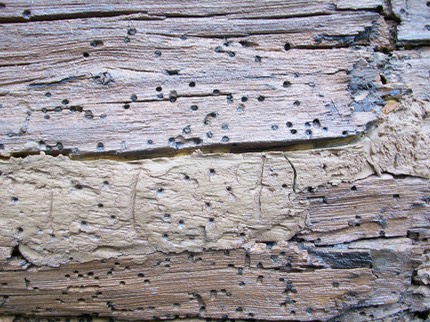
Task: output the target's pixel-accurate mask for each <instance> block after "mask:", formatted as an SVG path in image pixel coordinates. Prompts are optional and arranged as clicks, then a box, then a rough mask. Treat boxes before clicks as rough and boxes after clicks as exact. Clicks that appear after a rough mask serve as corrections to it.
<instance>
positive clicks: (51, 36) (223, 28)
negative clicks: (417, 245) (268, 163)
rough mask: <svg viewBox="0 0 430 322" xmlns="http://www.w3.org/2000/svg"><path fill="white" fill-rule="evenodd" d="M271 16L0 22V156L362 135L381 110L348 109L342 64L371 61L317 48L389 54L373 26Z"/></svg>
mask: <svg viewBox="0 0 430 322" xmlns="http://www.w3.org/2000/svg"><path fill="white" fill-rule="evenodd" d="M344 5H345V4H344ZM262 6H264V4H262ZM296 6H297V4H296ZM269 7H270V6H269ZM287 7H289V5H287ZM301 7H303V6H301ZM318 7H319V8H321V5H318ZM7 8H8V6H7V5H6V8H4V9H7ZM61 8H68V7H61ZM354 9H357V8H355V7H354ZM70 10H72V9H70ZM82 10H84V9H82ZM112 10H114V9H112ZM271 10H273V8H271ZM297 10H299V9H297ZM301 10H312V7H310V8H307V7H304V9H301ZM84 11H85V10H84ZM36 12H37V11H36ZM273 18H275V17H272V18H270V19H269V18H267V17H264V16H263V17H262V18H261V19H244V18H243V17H230V16H228V17H226V16H224V15H220V16H218V15H216V16H214V17H212V16H211V17H188V18H187V19H184V18H180V17H167V18H159V17H158V18H157V17H156V18H154V17H152V16H150V17H147V16H146V15H143V16H142V15H141V14H138V15H131V16H118V17H108V18H86V19H85V18H77V19H69V20H63V21H62V23H61V24H58V23H57V22H56V21H42V22H32V21H31V20H30V22H29V23H8V24H3V25H1V28H2V34H1V35H2V36H1V37H2V39H1V40H2V42H3V43H6V44H7V46H5V48H4V50H3V51H2V53H1V55H0V65H1V66H2V69H3V71H4V73H2V76H1V77H0V85H1V91H2V92H1V97H2V99H1V107H2V108H1V109H0V113H1V114H0V116H1V126H0V128H1V133H0V134H1V137H0V143H1V144H2V147H3V149H2V150H0V153H1V154H2V155H5V156H7V155H10V154H15V155H20V154H22V153H31V152H33V153H34V152H37V151H40V150H42V151H46V152H47V153H53V154H57V153H59V152H62V153H73V154H77V155H85V154H94V153H99V154H100V153H102V152H103V153H111V154H113V153H118V152H119V153H127V152H129V153H132V152H149V153H153V152H154V151H157V150H159V151H163V152H162V153H165V152H166V151H168V150H170V151H176V150H177V149H183V148H205V147H207V148H212V147H219V146H223V145H225V146H232V145H243V146H245V147H246V146H247V145H249V144H253V145H255V144H260V145H266V146H267V145H269V146H276V145H286V144H290V143H292V142H293V143H294V142H302V141H307V140H320V139H328V138H339V137H345V136H351V135H357V134H359V133H362V132H363V131H364V130H365V129H366V127H367V126H368V125H369V123H370V122H372V121H374V120H375V119H376V114H375V112H377V111H378V109H379V108H380V105H381V104H382V105H383V103H382V102H383V101H381V100H379V101H375V102H372V103H371V104H368V105H366V107H365V108H364V109H363V108H361V109H358V108H356V107H355V106H354V104H353V101H352V100H351V93H350V90H349V87H350V84H351V82H352V81H353V79H354V72H353V71H354V66H355V65H356V64H358V63H359V62H360V61H363V60H365V59H367V60H368V59H370V57H371V56H372V55H371V54H370V53H369V52H368V51H366V50H356V49H355V48H353V49H339V50H330V51H328V50H324V49H325V48H338V47H353V46H364V45H369V46H371V47H374V46H380V47H381V46H382V47H383V46H389V40H388V39H387V37H386V36H387V34H388V33H389V30H388V29H389V27H388V25H387V24H386V23H385V21H384V19H383V16H382V15H380V14H378V13H375V12H370V11H348V10H346V9H345V10H344V9H342V10H341V11H334V12H331V13H330V14H327V15H325V14H324V15H321V14H319V13H318V12H317V13H312V11H311V12H310V13H309V14H303V15H298V16H293V17H283V16H281V17H276V19H273ZM339 24H342V25H343V28H342V31H341V32H339V29H338V28H337V26H338V25H339ZM95 30H97V32H95ZM35 41H36V42H37V44H38V46H31V44H32V43H34V42H35ZM119 57H121V59H119ZM297 57H300V59H297ZM375 60H378V59H377V58H375ZM52 66H55V68H52ZM368 69H369V70H368V72H367V74H368V75H367V77H369V79H367V77H366V79H365V81H371V82H378V73H379V71H378V68H377V64H376V63H375V64H369V66H368ZM351 74H352V76H351ZM363 81H364V80H363ZM11 111H13V113H11ZM71 129H73V131H71ZM249 131H252V132H253V134H254V136H253V137H252V139H251V138H250V137H249V136H248V135H247V133H248V132H249ZM74 133H75V134H76V135H74ZM79 133H85V135H84V136H82V135H79Z"/></svg>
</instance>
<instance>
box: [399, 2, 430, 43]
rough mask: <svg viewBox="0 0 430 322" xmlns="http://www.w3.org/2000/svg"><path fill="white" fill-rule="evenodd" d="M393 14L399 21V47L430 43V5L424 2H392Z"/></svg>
mask: <svg viewBox="0 0 430 322" xmlns="http://www.w3.org/2000/svg"><path fill="white" fill-rule="evenodd" d="M391 2H392V7H393V13H394V14H395V16H396V17H397V18H398V19H400V25H399V27H398V28H397V39H398V42H399V43H400V44H401V45H406V44H426V45H428V44H429V43H430V21H429V11H430V3H429V2H428V1H424V0H416V1H415V0H392V1H391Z"/></svg>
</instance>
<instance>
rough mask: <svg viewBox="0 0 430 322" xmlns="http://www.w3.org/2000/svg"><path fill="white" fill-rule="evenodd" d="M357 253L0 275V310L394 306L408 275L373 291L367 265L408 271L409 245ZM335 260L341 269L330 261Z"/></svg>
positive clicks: (282, 314) (245, 256)
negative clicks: (0, 303) (393, 250)
mask: <svg viewBox="0 0 430 322" xmlns="http://www.w3.org/2000/svg"><path fill="white" fill-rule="evenodd" d="M393 243H394V244H395V245H402V243H403V241H402V240H399V241H396V240H393V241H392V242H391V244H393ZM359 247H360V246H359V245H357V246H351V249H348V248H346V249H338V250H336V249H326V250H324V249H321V250H319V249H315V247H305V249H303V248H302V247H300V245H298V244H295V243H279V244H275V245H272V244H270V245H267V244H257V245H255V246H254V247H252V248H251V249H249V250H248V251H246V252H245V251H244V250H232V251H229V252H227V253H226V252H222V251H218V252H213V251H211V252H205V253H183V254H177V255H172V254H170V255H166V254H160V253H156V254H152V255H149V256H148V257H145V258H139V257H137V258H134V259H131V258H126V257H124V258H122V257H121V258H117V259H116V260H107V261H102V262H91V263H87V264H79V265H76V264H68V265H65V266H61V267H59V268H48V269H37V268H35V269H30V270H29V271H27V272H4V273H2V275H1V281H2V285H1V289H2V292H3V294H4V300H3V306H2V307H3V310H4V312H8V313H9V314H17V313H21V312H23V311H25V312H33V313H37V314H43V315H45V316H56V315H61V314H63V315H68V314H73V315H74V314H79V313H88V314H90V315H92V316H99V317H103V316H112V317H121V318H126V319H128V320H134V319H142V318H144V319H153V318H173V317H182V318H183V317H202V318H211V317H220V316H221V317H224V318H226V317H228V318H235V319H237V318H239V319H240V318H257V319H261V318H263V319H270V320H286V319H298V320H308V319H309V318H310V317H312V318H313V319H315V318H317V319H324V320H325V319H328V318H330V317H333V316H336V315H338V314H339V313H340V312H343V311H345V310H348V309H349V308H352V307H354V306H356V305H360V306H365V305H366V304H369V303H372V304H373V305H383V304H388V303H393V302H395V301H397V300H399V298H400V296H401V294H400V293H399V290H401V289H402V288H404V287H405V285H407V284H408V279H409V280H410V275H411V272H409V273H406V275H403V274H402V275H396V276H395V278H394V280H392V281H390V284H386V287H385V289H379V288H378V287H379V286H380V285H382V284H383V283H387V282H388V280H387V279H386V277H385V276H384V274H382V275H379V276H378V275H377V274H374V273H372V269H371V268H370V266H371V265H376V266H377V267H379V265H380V264H378V263H379V262H384V261H386V262H387V263H388V262H390V263H393V265H400V266H401V267H402V269H405V268H406V266H407V265H410V264H407V262H406V263H405V262H400V261H401V260H407V256H408V255H407V254H409V253H410V250H411V248H413V247H414V246H411V245H409V247H407V248H405V249H404V250H400V249H399V250H398V251H397V253H398V254H399V256H398V257H397V258H394V259H393V258H391V257H390V256H391V254H392V253H391V252H390V251H389V249H390V246H383V245H381V246H380V247H379V249H378V250H375V251H374V250H372V251H371V252H369V250H358V249H353V248H359ZM400 254H402V256H400ZM340 258H343V259H342V263H343V266H339V265H338V264H335V263H334V262H333V260H335V259H340ZM331 266H333V267H331ZM323 267H324V268H323ZM191 272H192V273H191ZM391 282H392V283H391ZM29 296H31V298H32V301H31V302H30V303H29V302H28V300H27V299H28V297H29ZM375 296H376V297H375ZM268 299H270V300H269V301H268ZM275 299H276V300H275ZM263 303H264V305H262V304H263Z"/></svg>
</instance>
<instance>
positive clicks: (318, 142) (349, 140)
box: [0, 125, 373, 161]
mask: <svg viewBox="0 0 430 322" xmlns="http://www.w3.org/2000/svg"><path fill="white" fill-rule="evenodd" d="M372 126H373V125H371V126H370V127H372ZM364 136H365V132H361V133H358V134H351V135H347V136H344V137H335V138H321V139H312V140H297V141H292V142H291V141H290V142H251V143H232V144H229V143H225V144H211V145H209V146H205V145H201V143H202V140H201V139H199V138H193V139H192V140H191V141H190V143H193V144H194V146H192V147H185V148H177V147H178V145H177V144H176V140H174V141H173V140H172V142H173V143H175V144H174V145H172V144H171V145H170V147H168V148H166V147H163V148H153V149H148V150H142V151H117V150H113V151H109V150H106V149H105V150H103V151H101V150H100V151H99V152H85V153H81V152H79V150H78V149H75V148H66V147H64V148H63V149H62V150H58V149H52V150H50V151H39V150H33V151H20V152H11V153H10V154H9V156H8V157H6V156H1V157H0V160H8V159H9V158H10V157H14V158H25V157H27V156H30V155H39V154H40V153H41V152H43V153H45V154H47V155H51V156H59V155H63V156H68V157H69V158H70V159H71V160H98V159H111V160H116V161H132V160H143V159H153V158H161V157H175V156H179V155H181V156H183V155H191V154H193V153H194V152H197V151H200V152H201V153H203V154H214V153H234V154H241V153H256V152H288V151H303V150H312V149H322V148H333V147H341V146H347V145H350V144H354V143H357V142H359V141H360V140H361V139H362V138H363V137H364Z"/></svg>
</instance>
